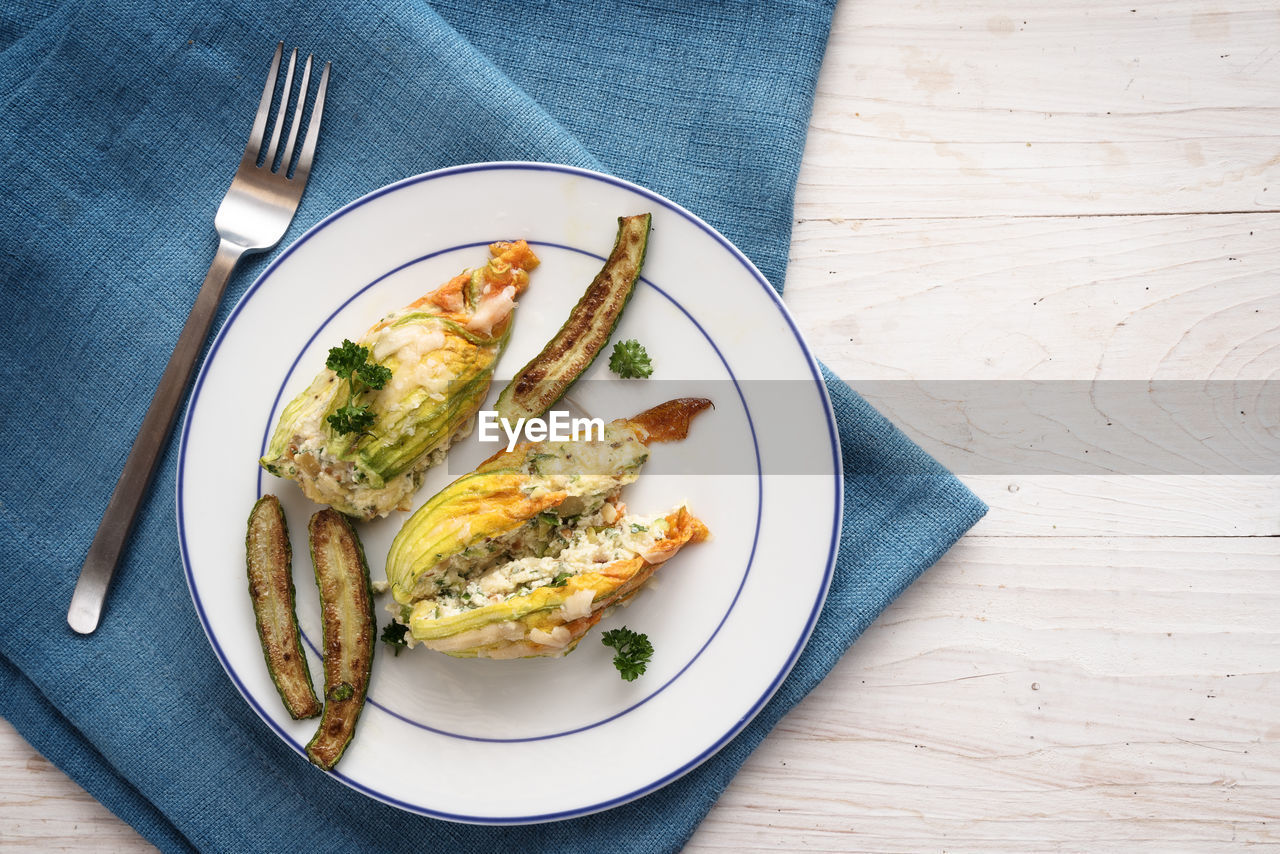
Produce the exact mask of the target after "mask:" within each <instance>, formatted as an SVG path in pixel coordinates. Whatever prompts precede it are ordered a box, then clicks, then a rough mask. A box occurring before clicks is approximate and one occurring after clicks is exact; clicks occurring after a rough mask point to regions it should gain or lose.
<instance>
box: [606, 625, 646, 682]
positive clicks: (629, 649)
mask: <svg viewBox="0 0 1280 854" xmlns="http://www.w3.org/2000/svg"><path fill="white" fill-rule="evenodd" d="M600 642H601V643H603V644H604V645H605V646H610V647H613V648H614V649H615V650H617V655H615V656H614V657H613V666H614V667H616V668H618V673H619V674H620V675H621V676H622V678H623V679H625V680H626V681H628V682H633V681H635V678H636V677H637V676H639V675H640V674H642V673H644V670H645V667H646V666H647V665H648V664H649V659H651V658H653V644H651V643H649V636H648V635H644V634H641V633H639V632H633V631H631V629H628V628H627V627H626V626H623V627H622V628H620V629H610V630H609V631H607V632H605V633H604V634H603V635H602V636H601V637H600Z"/></svg>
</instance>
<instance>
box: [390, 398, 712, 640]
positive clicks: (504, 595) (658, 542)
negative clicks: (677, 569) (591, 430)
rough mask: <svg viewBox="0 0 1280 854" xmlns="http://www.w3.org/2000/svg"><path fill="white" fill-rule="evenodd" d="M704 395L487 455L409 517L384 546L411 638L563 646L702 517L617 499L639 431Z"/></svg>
mask: <svg viewBox="0 0 1280 854" xmlns="http://www.w3.org/2000/svg"><path fill="white" fill-rule="evenodd" d="M708 406H710V401H707V400H701V399H693V398H683V399H680V400H674V401H669V402H667V403H664V404H662V405H661V406H657V407H655V408H653V409H650V410H648V411H647V412H644V413H641V414H640V415H637V416H635V417H634V418H630V419H625V420H619V421H614V422H612V423H610V424H608V425H606V427H605V430H604V436H603V438H602V439H596V440H593V441H576V442H532V443H524V444H521V445H518V446H516V447H515V448H514V449H512V450H511V451H507V452H502V453H499V454H496V455H494V456H493V457H491V458H490V459H488V460H486V461H485V462H484V463H483V464H481V465H480V466H479V467H478V468H477V469H476V470H475V471H474V472H472V473H471V474H468V475H465V476H463V477H461V478H459V479H458V480H456V481H454V482H453V483H452V484H450V485H449V486H447V487H445V488H444V489H443V490H441V491H440V492H439V493H437V494H436V495H435V496H434V497H432V498H431V499H429V500H428V501H427V502H426V503H425V504H423V505H422V506H421V507H420V508H418V510H417V512H415V513H414V514H413V516H411V517H410V518H409V520H408V521H407V522H406V523H405V525H404V527H403V528H402V529H401V530H400V532H399V533H398V534H397V535H396V538H395V540H394V541H393V542H392V544H391V549H390V552H389V554H388V556H387V580H388V582H390V587H391V594H392V596H393V598H394V599H395V602H396V604H395V605H392V606H391V609H392V612H393V613H394V614H395V615H396V619H397V620H398V621H399V622H402V623H404V624H406V625H407V626H408V627H409V639H410V641H411V643H417V642H421V643H423V644H424V645H426V646H427V647H428V648H431V649H436V650H438V651H440V652H444V653H447V654H448V655H453V656H458V657H464V658H465V657H482V658H527V657H538V656H559V655H564V654H565V653H567V652H569V651H570V650H572V649H573V648H574V647H575V646H576V645H577V643H578V641H579V640H580V639H581V638H582V636H583V635H584V634H585V633H586V632H587V630H588V629H590V628H591V627H592V626H593V625H595V624H596V623H597V622H598V621H599V620H600V618H601V617H602V616H603V614H604V611H605V610H606V609H607V608H609V607H611V606H613V605H615V604H618V603H619V602H622V601H625V600H626V599H628V598H629V597H631V596H633V595H634V594H635V593H636V591H637V590H638V589H639V588H640V586H641V585H642V584H643V583H644V582H645V581H646V580H648V578H649V577H650V576H651V575H652V574H653V572H654V570H655V569H656V568H657V567H658V566H660V565H661V564H662V563H663V562H665V561H666V560H667V559H668V558H670V557H671V556H672V555H673V554H675V553H676V552H677V551H679V549H680V548H681V547H683V546H684V545H686V544H688V543H691V542H699V541H701V540H703V539H706V537H707V528H706V526H705V525H703V524H702V522H700V521H698V519H697V518H695V517H694V516H693V514H692V513H690V512H689V511H688V510H687V509H686V508H684V507H680V508H677V509H675V510H673V511H671V512H670V513H667V514H665V515H661V516H641V515H635V514H629V513H628V512H627V508H626V506H625V505H624V504H623V503H622V501H621V500H620V493H621V490H622V487H623V486H625V485H626V484H628V483H631V482H633V481H634V480H635V479H636V477H637V476H638V475H639V473H640V469H641V467H642V466H643V465H644V463H645V461H646V460H647V459H648V448H647V447H646V446H647V444H648V443H649V442H651V441H672V440H677V439H683V438H684V437H685V435H686V434H687V432H688V428H689V423H690V421H691V419H692V418H693V417H694V416H695V415H697V413H699V412H701V411H702V410H703V409H705V408H706V407H708Z"/></svg>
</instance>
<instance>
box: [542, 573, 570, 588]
mask: <svg viewBox="0 0 1280 854" xmlns="http://www.w3.org/2000/svg"><path fill="white" fill-rule="evenodd" d="M570 578H573V573H572V572H557V573H556V577H555V578H553V579H551V583H550V584H548V585H547V586H548V587H564V586H565V585H566V584H568V583H569V579H570Z"/></svg>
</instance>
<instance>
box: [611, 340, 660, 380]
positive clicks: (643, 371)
mask: <svg viewBox="0 0 1280 854" xmlns="http://www.w3.org/2000/svg"><path fill="white" fill-rule="evenodd" d="M609 370H611V371H613V372H614V373H615V374H617V375H618V376H620V377H623V378H625V379H644V378H646V377H648V376H650V375H651V374H652V373H653V362H652V361H651V360H650V359H649V354H648V353H647V352H645V349H644V345H642V344H641V343H640V342H639V341H637V340H636V339H634V338H630V339H628V340H626V341H618V342H616V343H615V344H614V345H613V353H611V354H610V356H609Z"/></svg>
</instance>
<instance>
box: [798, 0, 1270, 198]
mask: <svg viewBox="0 0 1280 854" xmlns="http://www.w3.org/2000/svg"><path fill="white" fill-rule="evenodd" d="M1278 56H1280V10H1277V8H1276V6H1275V3H1274V2H1271V0H1230V2H1212V0H1174V2H1161V3H1157V4H1141V3H1130V4H1128V5H1124V4H1119V3H1102V2H1098V0H1064V2H1059V3H1053V4H1045V3H1030V2H1021V3H1010V2H1007V0H966V2H963V3H949V2H945V0H923V2H917V3H911V4H902V3H890V2H880V0H875V1H874V2H861V3H841V4H840V5H839V6H838V7H837V9H836V17H835V25H834V27H833V32H832V38H831V42H830V46H829V49H828V54H827V60H826V63H825V64H824V67H823V71H822V75H821V77H820V79H819V85H818V100H819V104H818V107H819V108H818V109H815V111H814V117H813V121H812V125H811V128H812V129H811V133H810V138H809V147H808V151H807V153H806V158H805V163H804V168H803V171H802V173H801V187H802V189H803V191H804V194H805V199H804V202H805V206H804V208H803V212H802V213H801V218H802V219H805V218H828V217H832V218H884V217H893V218H911V219H914V218H921V217H939V216H949V217H971V216H974V215H975V214H982V215H996V214H1003V215H1012V216H1021V215H1025V214H1035V215H1043V214H1121V213H1123V214H1132V213H1148V212H1159V213H1170V212H1188V213H1192V212H1195V213H1198V212H1203V211H1259V210H1275V209H1277V208H1280V202H1277V201H1276V199H1275V196H1276V194H1277V193H1280V181H1278V180H1277V179H1278V178H1280V147H1278V146H1277V144H1276V143H1277V139H1276V135H1277V129H1276V122H1275V118H1276V110H1277V108H1278V105H1277V103H1276V90H1277V82H1278V81H1280V62H1277V61H1276V59H1277V57H1278Z"/></svg>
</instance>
